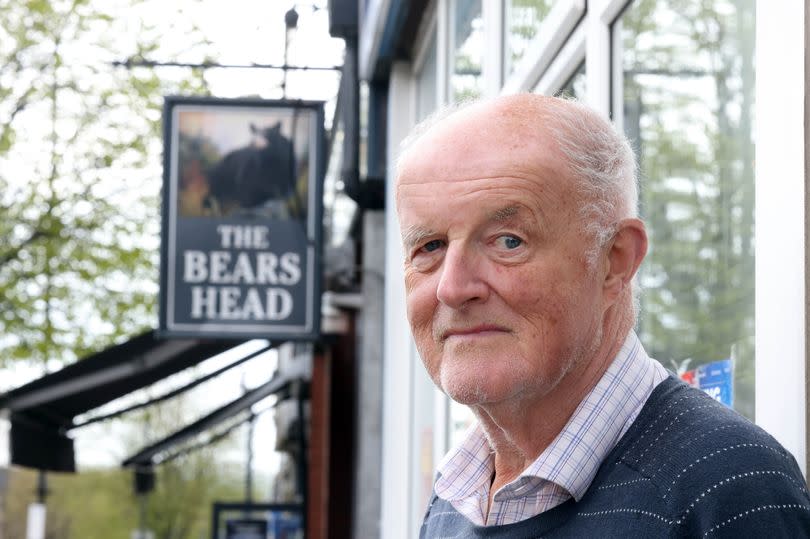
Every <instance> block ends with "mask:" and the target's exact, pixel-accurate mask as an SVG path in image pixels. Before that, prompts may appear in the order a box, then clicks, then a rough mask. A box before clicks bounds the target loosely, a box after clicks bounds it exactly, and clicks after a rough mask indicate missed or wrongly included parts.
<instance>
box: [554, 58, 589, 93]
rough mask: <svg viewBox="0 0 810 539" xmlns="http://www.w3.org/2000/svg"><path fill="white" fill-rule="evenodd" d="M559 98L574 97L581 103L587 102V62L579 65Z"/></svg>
mask: <svg viewBox="0 0 810 539" xmlns="http://www.w3.org/2000/svg"><path fill="white" fill-rule="evenodd" d="M557 95H558V96H565V97H574V98H576V99H579V100H580V101H584V100H585V62H582V63H581V64H579V67H577V70H576V71H574V74H573V75H571V78H570V79H568V82H566V83H565V85H563V87H562V88H561V89H560V91H559V92H558V93H557Z"/></svg>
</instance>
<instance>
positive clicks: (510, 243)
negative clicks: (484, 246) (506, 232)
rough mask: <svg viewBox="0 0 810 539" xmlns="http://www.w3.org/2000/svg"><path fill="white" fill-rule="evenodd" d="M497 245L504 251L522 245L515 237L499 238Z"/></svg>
mask: <svg viewBox="0 0 810 539" xmlns="http://www.w3.org/2000/svg"><path fill="white" fill-rule="evenodd" d="M498 243H499V244H500V245H501V246H502V247H505V248H506V249H517V248H518V247H520V246H521V245H523V240H522V239H520V238H516V237H515V236H500V237H499V238H498Z"/></svg>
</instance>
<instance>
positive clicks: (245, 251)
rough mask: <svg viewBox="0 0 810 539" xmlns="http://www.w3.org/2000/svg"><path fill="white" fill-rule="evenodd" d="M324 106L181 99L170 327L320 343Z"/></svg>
mask: <svg viewBox="0 0 810 539" xmlns="http://www.w3.org/2000/svg"><path fill="white" fill-rule="evenodd" d="M323 151H324V128H323V105H322V104H321V103H313V102H301V101H292V102H291V101H266V100H245V99H239V100H234V99H216V98H198V97H193V98H189V97H169V98H166V103H165V106H164V160H163V161H164V163H163V165H164V173H163V177H164V182H163V219H162V234H161V272H160V282H161V287H160V289H161V290H160V291H161V295H160V298H161V300H160V329H161V332H162V333H164V334H165V335H167V336H172V335H174V336H206V337H237V338H245V337H248V338H250V337H263V338H284V339H302V340H303V339H314V338H316V337H317V334H318V331H319V325H320V273H321V272H320V269H319V268H320V253H321V248H320V246H321V215H322V211H323V208H322V184H323V171H324V168H325V167H324V157H323Z"/></svg>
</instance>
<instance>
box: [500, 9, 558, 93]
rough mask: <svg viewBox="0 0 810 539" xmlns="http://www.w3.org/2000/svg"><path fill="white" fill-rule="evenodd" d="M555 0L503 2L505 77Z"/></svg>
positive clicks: (517, 60) (510, 71) (519, 57)
mask: <svg viewBox="0 0 810 539" xmlns="http://www.w3.org/2000/svg"><path fill="white" fill-rule="evenodd" d="M554 1H555V0H507V2H506V3H505V4H504V17H503V21H504V32H503V34H504V47H503V51H504V58H503V67H504V75H505V77H504V78H505V79H506V78H508V77H509V75H511V74H512V73H513V72H514V71H515V66H516V65H517V64H518V63H520V60H521V58H523V56H524V55H525V54H526V51H527V50H528V49H529V45H530V44H531V42H532V40H533V39H534V38H535V36H537V31H538V30H539V28H540V23H541V22H542V21H543V19H544V18H545V17H546V15H548V12H549V10H550V9H551V6H552V4H554Z"/></svg>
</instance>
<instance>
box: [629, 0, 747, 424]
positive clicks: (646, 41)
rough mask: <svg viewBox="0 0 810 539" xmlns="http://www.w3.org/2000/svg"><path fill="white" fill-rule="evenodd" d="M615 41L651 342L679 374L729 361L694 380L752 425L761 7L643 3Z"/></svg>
mask: <svg viewBox="0 0 810 539" xmlns="http://www.w3.org/2000/svg"><path fill="white" fill-rule="evenodd" d="M707 6H709V7H707ZM615 31H617V32H619V37H620V44H621V46H620V47H619V54H620V57H619V58H617V60H618V61H619V62H621V64H620V65H621V69H622V72H623V77H622V78H623V89H622V95H623V107H624V110H623V111H622V112H623V122H624V123H623V125H624V128H625V131H626V132H627V134H628V136H629V137H630V139H631V140H633V141H635V143H636V150H637V152H638V155H639V162H640V165H641V211H642V214H643V216H644V218H645V220H646V223H647V227H648V233H649V236H650V250H649V254H648V256H647V259H646V261H645V262H644V264H643V265H642V272H641V275H640V281H641V285H642V290H643V292H642V295H641V315H640V320H639V332H640V335H641V337H642V341H643V342H644V343H645V345H646V346H647V348H648V352H649V353H650V355H652V356H653V357H656V358H657V359H659V360H660V361H661V362H662V363H664V365H665V366H667V367H669V368H672V369H673V370H678V371H681V372H682V371H686V370H690V371H691V370H693V369H695V368H696V367H698V366H700V365H706V364H709V363H713V362H716V361H718V360H731V361H730V362H729V363H730V364H731V365H732V367H731V368H729V364H715V365H714V367H715V368H714V369H712V370H713V372H709V371H710V369H707V368H705V367H704V368H701V369H698V370H697V371H696V372H695V371H692V372H691V376H692V377H693V378H695V379H694V383H696V384H697V385H700V386H701V387H702V389H704V390H706V391H707V392H708V393H710V394H712V395H713V396H715V397H717V398H721V397H722V398H723V400H726V401H727V403H729V402H728V401H733V402H732V404H733V406H734V408H736V409H737V410H738V411H740V412H742V413H743V414H745V415H747V416H748V417H749V418H753V415H754V140H753V135H752V133H753V123H754V117H753V114H754V66H753V58H754V2H753V0H735V1H730V0H717V1H716V2H711V3H709V4H706V3H705V2H697V1H678V2H676V1H674V0H673V1H670V2H661V1H660V0H640V1H637V2H635V3H633V4H632V5H631V7H630V8H629V9H628V10H627V12H626V13H625V14H624V15H623V16H622V18H621V20H620V22H619V23H617V25H616V28H615ZM711 375H714V376H717V377H718V380H720V381H721V382H722V379H723V377H724V376H728V377H729V378H732V377H733V384H732V383H731V382H729V383H728V384H727V386H726V387H720V386H717V385H716V384H715V386H714V387H710V384H709V383H708V380H709V378H710V377H711ZM721 393H722V394H721Z"/></svg>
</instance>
